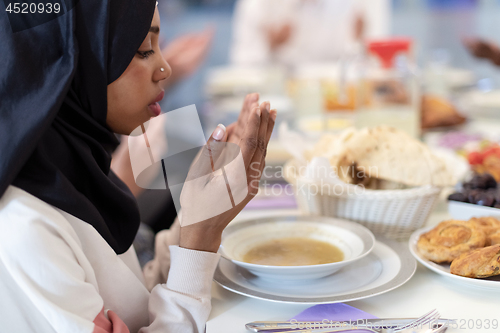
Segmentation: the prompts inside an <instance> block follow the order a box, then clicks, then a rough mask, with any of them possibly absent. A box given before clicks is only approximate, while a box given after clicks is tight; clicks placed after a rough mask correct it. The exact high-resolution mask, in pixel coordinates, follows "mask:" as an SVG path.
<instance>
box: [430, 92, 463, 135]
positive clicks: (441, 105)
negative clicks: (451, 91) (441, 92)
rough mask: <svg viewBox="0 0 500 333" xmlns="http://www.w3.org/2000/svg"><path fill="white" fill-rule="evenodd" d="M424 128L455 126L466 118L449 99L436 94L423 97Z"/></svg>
mask: <svg viewBox="0 0 500 333" xmlns="http://www.w3.org/2000/svg"><path fill="white" fill-rule="evenodd" d="M421 109H422V128H433V127H443V126H455V125H460V124H463V123H464V122H465V120H466V118H465V117H464V116H462V115H461V114H460V113H458V111H457V109H456V108H455V107H454V106H453V105H452V104H451V103H449V102H448V101H446V100H444V99H442V98H439V97H436V96H429V95H426V96H423V97H422V105H421Z"/></svg>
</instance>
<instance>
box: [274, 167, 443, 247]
mask: <svg viewBox="0 0 500 333" xmlns="http://www.w3.org/2000/svg"><path fill="white" fill-rule="evenodd" d="M296 165H297V164H296V162H295V161H294V160H290V161H288V162H287V163H286V164H285V170H284V176H285V179H286V180H287V181H288V182H289V183H290V184H292V185H293V186H294V192H295V197H296V199H297V204H298V206H299V209H300V210H301V211H302V212H304V213H306V214H311V215H322V216H332V217H339V218H344V219H348V220H352V221H356V222H359V223H360V224H362V225H364V226H365V227H367V228H368V229H370V230H372V231H373V232H376V233H381V234H384V235H386V236H387V237H391V238H406V237H409V236H410V235H411V233H412V232H413V231H415V230H417V229H419V228H421V227H422V226H424V224H425V222H426V221H427V219H428V218H429V215H430V213H431V211H432V209H433V207H434V203H435V202H436V200H437V199H438V197H439V194H440V192H441V188H439V187H435V186H421V187H415V188H411V189H403V190H368V189H362V188H360V187H359V186H356V185H350V184H345V183H342V185H340V184H339V186H341V187H340V190H339V189H338V188H337V189H332V188H331V184H329V185H328V186H326V185H324V184H318V183H317V182H316V183H315V182H312V181H306V180H304V178H301V177H297V174H296V172H297V171H296V170H297V167H296ZM335 186H337V185H335ZM326 187H328V189H327V188H326ZM313 188H314V191H312V190H311V189H313Z"/></svg>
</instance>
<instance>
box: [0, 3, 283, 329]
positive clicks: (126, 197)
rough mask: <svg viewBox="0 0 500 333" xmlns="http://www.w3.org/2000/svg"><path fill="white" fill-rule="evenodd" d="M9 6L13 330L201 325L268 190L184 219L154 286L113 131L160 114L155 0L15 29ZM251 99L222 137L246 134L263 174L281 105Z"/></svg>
mask: <svg viewBox="0 0 500 333" xmlns="http://www.w3.org/2000/svg"><path fill="white" fill-rule="evenodd" d="M0 15H2V16H1V20H0V40H2V43H1V46H0V50H1V51H2V54H3V56H2V58H3V59H2V61H3V63H2V65H1V66H2V67H0V101H1V103H2V104H1V121H0V133H1V135H2V140H0V156H1V159H2V160H1V162H0V195H1V199H0V295H1V297H0V327H1V330H2V331H6V332H129V331H130V332H138V331H140V332H202V331H203V330H204V325H205V321H206V320H207V318H208V315H209V312H210V287H211V280H212V275H213V272H214V270H215V267H216V265H217V262H218V259H219V255H218V254H216V253H215V252H216V251H217V248H218V246H219V244H220V237H221V233H222V230H223V229H224V228H225V226H226V225H227V224H228V223H229V222H230V221H231V219H232V218H234V216H235V215H236V214H237V213H238V212H239V211H240V210H241V209H242V208H243V207H244V205H245V204H246V203H247V202H248V201H249V200H250V198H251V197H252V196H253V195H255V188H254V187H252V186H249V195H248V196H247V198H245V200H244V201H243V202H242V203H241V204H240V205H238V206H236V207H234V208H233V209H231V210H230V211H227V212H225V213H223V214H220V215H219V216H216V217H213V218H211V219H208V220H206V221H203V222H200V223H196V224H192V225H189V226H187V227H181V228H180V238H179V246H171V247H170V248H169V250H170V258H171V262H170V271H169V276H168V281H167V283H166V284H158V285H156V286H155V287H154V288H153V290H152V291H151V293H149V292H148V290H147V289H146V287H145V281H144V278H143V275H142V272H141V271H140V269H139V265H138V261H137V257H136V256H135V252H134V249H133V247H131V244H132V241H133V239H134V236H135V233H136V232H137V228H138V226H139V214H138V210H137V206H136V203H135V199H134V198H133V196H132V194H131V193H130V191H129V189H128V188H127V187H126V186H125V185H124V184H123V183H122V182H121V181H120V180H119V179H118V177H116V175H115V174H114V173H113V172H112V171H110V160H111V152H112V151H113V149H115V148H116V146H117V145H118V141H117V139H116V137H115V135H114V133H118V134H130V132H131V131H132V130H133V129H134V128H136V127H138V126H140V125H141V124H142V123H144V122H145V121H147V120H149V119H150V117H152V116H155V115H157V114H158V111H159V110H158V108H157V106H156V104H155V101H157V100H158V99H159V98H161V95H162V89H161V82H162V80H165V79H166V78H167V77H168V76H169V75H170V67H169V66H168V64H167V63H166V62H165V60H164V59H163V57H162V56H161V52H160V49H159V45H158V32H159V22H160V21H159V16H158V11H157V9H156V7H155V1H152V0H141V1H123V0H120V1H117V0H108V1H79V2H77V3H76V5H75V7H74V8H73V9H72V10H67V11H66V13H65V14H63V15H60V16H58V17H53V18H52V19H51V20H48V21H46V22H45V23H42V24H39V25H34V24H33V26H32V27H31V28H30V29H24V30H21V31H16V32H13V29H14V28H13V27H12V26H9V22H10V23H12V17H9V19H11V20H10V21H9V20H8V19H7V17H6V15H7V14H6V13H5V12H2V13H1V14H0ZM38 18H39V17H38ZM28 21H29V18H28V17H25V19H24V21H23V22H24V23H26V22H28ZM28 23H29V22H28ZM38 23H39V21H38ZM245 103H246V104H245V106H244V107H243V111H242V114H241V116H240V120H239V124H235V125H232V126H231V127H228V130H227V131H225V130H224V129H223V128H218V129H216V130H215V131H214V134H213V135H212V137H211V139H210V141H220V142H223V141H230V142H235V143H238V144H239V145H240V147H241V152H242V154H243V159H244V162H245V167H246V168H247V169H246V170H247V174H248V181H249V182H250V181H251V180H257V179H258V178H259V177H260V174H258V172H257V173H253V174H252V173H250V171H249V170H250V167H249V166H250V164H253V163H258V165H259V166H261V168H262V167H263V165H264V163H263V161H264V157H265V147H266V145H267V142H268V140H269V137H270V134H271V132H272V128H273V125H274V120H275V117H276V112H275V111H270V110H269V103H263V104H262V105H261V106H259V107H255V108H253V109H250V106H251V105H252V103H255V101H250V98H248V99H247V100H246V102H245ZM257 143H258V144H257ZM254 169H255V166H254V167H253V169H252V172H253V170H254ZM257 171H259V170H257ZM215 178H216V177H215Z"/></svg>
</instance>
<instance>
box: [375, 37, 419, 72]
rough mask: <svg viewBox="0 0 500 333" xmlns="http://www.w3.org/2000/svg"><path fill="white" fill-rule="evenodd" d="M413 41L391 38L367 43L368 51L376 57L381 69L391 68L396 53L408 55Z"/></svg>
mask: <svg viewBox="0 0 500 333" xmlns="http://www.w3.org/2000/svg"><path fill="white" fill-rule="evenodd" d="M412 44H413V41H412V40H411V39H410V38H391V39H381V40H373V41H370V42H368V51H369V52H370V53H372V54H374V55H376V56H377V57H378V58H379V59H380V62H381V63H382V67H384V68H392V67H393V66H394V58H395V57H396V55H397V54H398V53H409V52H410V49H411V46H412Z"/></svg>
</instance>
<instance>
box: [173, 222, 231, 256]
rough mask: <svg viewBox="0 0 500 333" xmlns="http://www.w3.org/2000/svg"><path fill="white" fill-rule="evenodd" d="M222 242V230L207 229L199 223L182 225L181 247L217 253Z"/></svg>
mask: <svg viewBox="0 0 500 333" xmlns="http://www.w3.org/2000/svg"><path fill="white" fill-rule="evenodd" d="M220 243H221V232H218V231H215V230H212V231H211V230H205V228H201V227H199V226H197V225H191V226H187V227H181V231H180V238H179V247H182V248H185V249H190V250H196V251H205V252H213V253H216V252H217V251H218V250H219V246H220Z"/></svg>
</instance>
